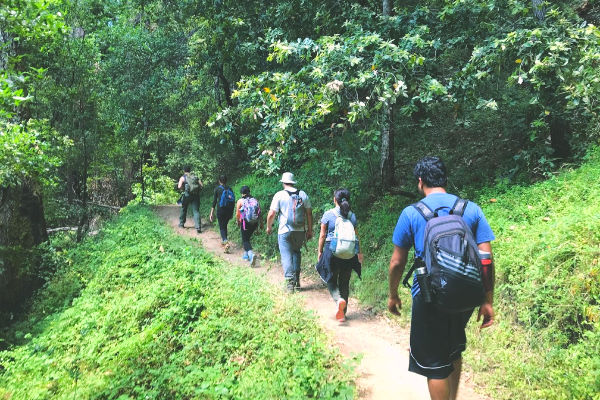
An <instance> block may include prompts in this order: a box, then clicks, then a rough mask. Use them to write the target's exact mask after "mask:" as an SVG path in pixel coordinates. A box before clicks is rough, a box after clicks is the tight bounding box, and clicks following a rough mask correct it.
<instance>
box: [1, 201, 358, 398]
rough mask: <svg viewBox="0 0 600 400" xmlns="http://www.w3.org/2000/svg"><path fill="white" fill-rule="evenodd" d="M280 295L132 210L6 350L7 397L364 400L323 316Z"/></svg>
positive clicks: (61, 279)
mask: <svg viewBox="0 0 600 400" xmlns="http://www.w3.org/2000/svg"><path fill="white" fill-rule="evenodd" d="M279 297H280V296H278V294H277V292H275V291H274V290H273V289H271V288H270V286H269V285H266V284H265V282H264V281H263V280H262V279H261V278H259V277H257V276H255V275H254V274H249V273H248V271H247V270H243V269H237V268H231V267H228V266H226V265H224V264H223V263H222V262H220V261H218V260H217V259H215V258H213V257H212V256H210V255H208V254H207V253H205V252H204V251H202V250H201V249H199V248H198V247H197V246H196V245H195V244H194V243H193V242H192V241H183V240H182V239H181V238H178V237H174V235H173V234H172V233H171V232H170V230H169V229H168V228H167V227H166V226H164V225H162V224H161V222H160V221H159V220H158V219H157V218H156V217H154V216H153V215H152V214H151V213H150V211H149V210H147V209H144V208H139V207H128V208H127V209H125V210H124V211H123V212H122V213H121V217H120V218H119V219H118V220H117V221H115V222H114V223H112V224H109V225H108V226H107V227H106V228H105V229H104V230H103V232H102V233H101V234H100V235H99V237H98V239H92V240H88V241H86V242H84V243H83V244H82V245H81V246H79V247H77V248H76V249H75V250H73V251H71V252H69V254H68V256H67V257H66V265H65V266H64V268H63V270H62V272H61V273H59V274H57V275H56V279H54V280H53V281H52V282H51V283H50V284H49V285H48V287H47V288H46V290H45V291H44V292H43V293H42V295H41V297H40V299H39V301H38V303H37V305H36V307H34V311H33V312H32V314H31V315H30V319H29V322H28V323H25V324H21V325H20V326H19V329H20V331H21V332H23V333H25V332H27V333H25V334H22V338H21V343H19V344H16V345H14V346H13V348H12V349H10V350H9V351H4V352H1V353H0V397H7V398H8V397H11V398H15V399H17V398H27V399H41V398H50V397H51V398H56V399H67V398H68V399H72V398H89V399H96V398H98V399H99V398H102V399H105V398H119V399H129V398H145V399H166V398H211V399H272V398H288V399H305V398H331V399H338V398H339V399H348V398H352V396H353V388H352V386H351V384H350V379H351V374H350V373H349V370H348V369H347V368H346V367H344V366H341V367H340V359H339V357H338V356H337V355H336V353H335V352H334V351H332V350H331V349H330V348H329V346H328V343H327V339H326V337H325V335H324V334H323V333H322V332H321V331H320V330H319V329H317V328H316V324H315V321H314V319H313V318H314V317H311V316H309V315H308V314H307V313H305V312H303V311H302V310H301V309H300V307H299V306H298V305H297V304H295V303H294V301H293V299H287V298H279ZM61 301H62V302H61Z"/></svg>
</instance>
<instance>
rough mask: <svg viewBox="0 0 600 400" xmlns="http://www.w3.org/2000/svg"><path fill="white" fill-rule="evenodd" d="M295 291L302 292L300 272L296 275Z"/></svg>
mask: <svg viewBox="0 0 600 400" xmlns="http://www.w3.org/2000/svg"><path fill="white" fill-rule="evenodd" d="M294 289H296V290H300V272H298V273H297V274H296V281H295V282H294Z"/></svg>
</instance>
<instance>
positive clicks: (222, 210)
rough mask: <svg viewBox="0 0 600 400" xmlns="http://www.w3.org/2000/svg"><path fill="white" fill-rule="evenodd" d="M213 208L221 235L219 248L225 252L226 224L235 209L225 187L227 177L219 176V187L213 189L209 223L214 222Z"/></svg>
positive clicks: (231, 193) (227, 187) (231, 197)
mask: <svg viewBox="0 0 600 400" xmlns="http://www.w3.org/2000/svg"><path fill="white" fill-rule="evenodd" d="M215 208H216V210H217V220H218V221H219V231H220V233H221V246H222V247H223V248H224V249H225V252H228V251H229V240H228V239H227V224H228V223H229V220H230V219H231V218H232V217H233V210H234V208H235V197H234V196H233V192H232V191H231V188H230V187H229V186H227V176H226V175H221V176H219V186H217V187H216V188H215V193H214V196H213V203H212V208H211V209H210V216H209V219H210V222H213V221H214V213H215Z"/></svg>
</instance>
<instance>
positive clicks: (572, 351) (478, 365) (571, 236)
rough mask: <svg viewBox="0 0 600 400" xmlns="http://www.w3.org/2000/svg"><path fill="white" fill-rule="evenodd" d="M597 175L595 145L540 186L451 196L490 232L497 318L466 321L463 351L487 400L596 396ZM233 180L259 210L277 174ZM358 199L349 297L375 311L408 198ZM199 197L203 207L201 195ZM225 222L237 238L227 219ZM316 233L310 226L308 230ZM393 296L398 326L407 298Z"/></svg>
mask: <svg viewBox="0 0 600 400" xmlns="http://www.w3.org/2000/svg"><path fill="white" fill-rule="evenodd" d="M313 171H314V166H313V165H308V166H306V167H305V168H303V169H302V170H300V171H298V174H297V176H298V178H297V179H298V181H299V187H301V188H303V189H305V190H307V191H308V193H309V195H310V196H311V200H312V202H313V204H314V211H315V218H316V221H318V220H319V218H320V217H321V215H322V214H323V212H324V211H326V210H327V209H328V208H329V207H332V204H331V201H332V200H331V198H332V190H333V188H336V187H337V185H335V184H334V183H331V184H330V186H329V187H327V186H325V185H323V184H320V183H319V182H321V181H322V180H326V177H322V176H315V175H314V174H311V173H312V172H313ZM598 176H600V152H599V151H598V150H594V151H592V152H591V153H590V155H589V156H588V157H586V159H585V163H584V164H583V166H582V167H581V168H579V169H569V170H565V171H562V172H561V174H559V175H557V176H555V177H553V178H551V179H549V180H547V181H545V182H543V183H538V184H535V185H532V186H511V185H506V184H500V185H498V186H496V187H494V188H486V189H484V190H481V189H479V190H477V191H475V190H471V191H470V192H460V194H461V195H463V196H467V197H471V198H473V199H474V200H476V201H477V202H478V203H479V204H480V205H481V206H482V208H483V210H484V212H485V214H486V216H487V218H488V221H489V223H490V224H491V226H492V229H493V230H494V231H495V234H496V237H497V240H496V241H494V242H493V250H494V254H495V259H496V266H497V277H496V278H497V289H496V296H495V297H496V314H497V315H496V319H497V324H496V326H494V327H492V328H490V329H487V330H485V331H479V328H478V324H476V323H475V322H473V321H472V322H471V324H470V328H469V338H468V341H469V346H468V347H469V350H468V351H467V352H466V353H465V354H466V362H467V365H468V368H469V370H470V372H471V373H472V374H473V376H474V377H475V381H476V382H477V383H478V384H479V385H481V386H482V387H483V388H484V390H485V391H486V392H487V393H488V394H489V395H490V396H492V397H493V398H495V399H496V398H498V399H523V400H525V399H527V400H529V399H540V400H541V399H544V400H547V399H565V398H573V399H595V398H596V397H594V396H596V395H597V393H599V392H600V377H599V376H598V371H599V367H600V364H599V363H600V358H599V357H598V354H600V353H599V350H600V308H599V304H600V271H599V266H598V256H599V250H598V249H599V246H600V236H599V234H598V232H600V225H599V224H600V217H599V215H600V209H599V206H598V205H599V204H600V189H599V188H600V186H599V185H598V184H597V183H598ZM351 180H352V179H351V178H349V182H348V183H350V182H351ZM338 183H339V184H340V186H344V184H345V183H346V182H338ZM452 184H453V182H452V171H451V181H450V185H451V186H452ZM242 185H249V186H250V188H251V190H252V193H253V195H254V196H256V197H257V198H258V199H259V200H260V201H261V203H262V206H263V208H264V209H266V208H267V207H268V204H269V201H270V199H271V196H272V195H273V193H275V192H276V191H277V190H279V188H280V184H279V183H278V182H277V180H276V179H270V180H264V179H258V178H257V177H256V176H253V175H250V176H244V177H242V178H240V179H238V180H237V182H236V184H235V185H233V187H234V189H235V190H236V193H239V188H240V187H241V186H242ZM415 195H416V193H415ZM366 196H368V194H367V195H366ZM366 196H365V194H364V193H357V196H356V197H353V198H352V203H353V205H354V206H353V209H354V211H355V212H356V214H357V216H358V219H359V228H358V230H359V236H360V238H361V249H362V251H363V253H364V256H365V264H364V265H363V279H362V280H358V279H357V278H356V277H355V278H353V280H352V282H351V283H352V288H351V293H352V295H353V296H356V297H358V298H359V299H360V300H361V302H362V303H363V304H364V305H367V306H369V307H372V308H374V309H376V310H382V309H384V308H385V304H386V299H387V294H388V286H387V266H388V264H389V259H390V256H391V254H392V243H391V236H392V232H393V229H394V227H395V225H396V222H397V219H398V216H399V215H400V212H401V211H402V209H403V208H404V207H405V206H407V205H408V204H410V203H411V202H412V201H414V199H411V198H404V197H398V196H384V197H381V198H379V199H377V200H374V201H373V202H371V203H368V202H365V201H366V200H365V197H366ZM367 198H368V197H367ZM203 203H204V205H205V207H206V208H208V207H209V206H210V204H208V203H209V199H208V198H205V199H203ZM230 228H231V229H232V230H233V232H234V234H233V235H231V236H232V237H233V238H235V239H234V240H238V241H239V240H240V239H239V234H237V231H238V230H237V229H234V228H233V223H232V224H230ZM318 229H319V226H318V222H317V223H316V226H315V234H317V233H318ZM253 243H254V245H255V246H257V247H258V248H259V250H260V251H261V252H262V253H263V254H265V255H267V256H268V257H274V256H276V254H277V251H276V242H275V241H274V239H273V238H269V237H267V236H266V235H264V234H257V235H255V238H254V240H253ZM315 248H316V239H313V240H312V241H311V242H310V243H309V244H308V249H309V251H308V252H305V255H304V258H303V270H304V271H305V273H308V274H310V273H311V271H314V267H313V266H314V265H315V263H316V261H317V260H316V250H315V251H311V249H315ZM314 278H315V279H318V278H317V277H316V276H315V277H314ZM400 292H401V293H400V294H401V299H402V301H403V303H404V316H403V322H404V323H407V317H408V315H409V313H410V311H409V310H410V294H409V291H408V290H403V289H401V290H400ZM523 377H527V379H523Z"/></svg>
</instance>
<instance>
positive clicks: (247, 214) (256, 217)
mask: <svg viewBox="0 0 600 400" xmlns="http://www.w3.org/2000/svg"><path fill="white" fill-rule="evenodd" d="M240 193H241V194H242V198H241V199H239V200H238V202H237V204H236V206H235V210H236V211H235V219H236V221H237V224H238V226H239V227H240V230H241V234H242V246H243V247H244V255H243V256H242V259H243V260H244V261H248V262H250V266H251V267H254V266H255V265H256V260H257V256H256V254H254V251H252V244H250V238H251V237H252V234H253V233H254V232H255V231H256V230H257V229H261V228H262V215H261V210H260V204H259V202H258V200H257V199H256V198H254V197H252V195H251V194H250V188H249V187H248V186H242V189H241V190H240Z"/></svg>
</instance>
